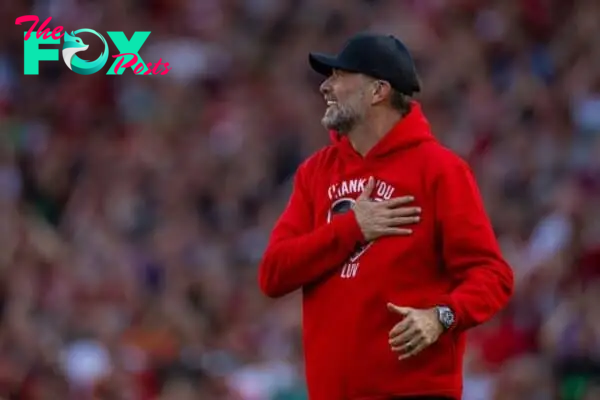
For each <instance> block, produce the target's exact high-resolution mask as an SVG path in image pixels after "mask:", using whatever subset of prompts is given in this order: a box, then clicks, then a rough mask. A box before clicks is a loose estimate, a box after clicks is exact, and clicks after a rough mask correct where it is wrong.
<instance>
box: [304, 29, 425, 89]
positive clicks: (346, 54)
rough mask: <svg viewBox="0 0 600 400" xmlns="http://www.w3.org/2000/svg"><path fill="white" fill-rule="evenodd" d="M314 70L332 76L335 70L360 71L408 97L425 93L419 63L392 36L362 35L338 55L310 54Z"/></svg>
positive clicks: (309, 59)
mask: <svg viewBox="0 0 600 400" xmlns="http://www.w3.org/2000/svg"><path fill="white" fill-rule="evenodd" d="M308 61H309V63H310V66H311V67H312V69H314V70H315V71H316V72H318V73H319V74H321V75H325V76H330V75H331V73H332V71H333V70H334V69H339V70H342V71H348V72H356V73H361V74H365V75H368V76H371V77H373V78H376V79H381V80H384V81H388V82H389V83H390V85H391V86H392V87H393V88H394V89H396V90H397V91H399V92H400V93H403V94H406V95H409V96H410V95H412V94H413V93H417V92H419V91H420V90H421V85H420V83H419V79H418V77H417V71H416V68H415V63H414V61H413V58H412V56H411V55H410V52H409V51H408V49H407V48H406V46H405V45H404V44H403V43H402V42H401V41H400V40H398V39H397V38H395V37H394V36H392V35H381V34H374V33H359V34H357V35H354V36H353V37H351V38H350V39H349V40H348V41H347V42H346V44H345V46H344V48H343V49H342V51H340V53H339V54H337V55H327V54H322V53H310V54H309V55H308Z"/></svg>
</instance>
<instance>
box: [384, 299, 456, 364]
mask: <svg viewBox="0 0 600 400" xmlns="http://www.w3.org/2000/svg"><path fill="white" fill-rule="evenodd" d="M387 308H388V310H389V311H391V312H393V313H396V314H398V315H400V316H402V317H403V319H402V321H400V322H398V323H397V324H396V325H395V326H394V327H393V328H392V330H391V331H390V340H389V343H390V346H391V348H392V351H393V352H396V353H399V354H400V357H399V359H400V360H404V359H405V358H409V357H412V356H414V355H417V354H418V353H420V352H421V351H422V350H423V349H425V348H426V347H428V346H430V345H431V344H433V343H435V342H436V341H437V340H438V338H439V337H440V335H441V334H442V333H443V332H444V327H443V326H442V324H441V323H440V321H439V319H438V314H437V310H436V309H435V308H430V309H427V310H418V309H415V308H410V307H399V306H397V305H395V304H392V303H388V305H387Z"/></svg>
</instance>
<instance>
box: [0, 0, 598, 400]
mask: <svg viewBox="0 0 600 400" xmlns="http://www.w3.org/2000/svg"><path fill="white" fill-rule="evenodd" d="M0 4H1V7H0V15H1V16H2V18H1V21H3V23H2V25H1V26H0V113H1V114H0V203H1V205H0V293H1V294H0V304H1V308H0V309H1V323H0V395H1V396H0V397H2V396H3V397H2V398H5V399H75V400H85V399H89V398H94V399H132V400H137V399H140V400H146V399H148V400H150V399H156V398H160V399H175V400H187V399H208V400H210V399H217V400H218V399H242V400H296V399H298V400H300V399H304V398H305V397H304V396H305V395H304V391H303V385H302V368H303V366H302V357H301V347H300V341H299V332H300V323H301V321H300V308H299V297H298V296H297V295H296V296H290V297H288V298H286V299H283V300H279V301H277V302H273V301H270V300H268V299H265V298H263V296H261V294H260V293H259V291H258V289H257V284H256V266H257V261H258V260H259V258H260V256H261V252H262V250H263V248H264V246H265V243H266V241H267V239H268V235H269V230H270V228H271V227H272V225H273V223H274V220H275V218H276V217H277V216H278V214H279V212H280V211H281V210H282V207H283V206H284V205H285V202H286V199H287V196H288V195H289V190H290V178H291V177H292V176H293V173H294V170H295V168H296V166H297V165H298V163H299V162H300V161H301V160H302V159H303V158H304V157H306V156H307V155H309V154H310V153H311V152H312V151H313V150H315V149H317V148H318V147H319V146H321V145H323V144H325V143H327V140H328V139H327V135H326V133H325V131H324V130H323V128H322V127H321V126H320V118H321V115H322V113H323V111H324V102H323V100H322V98H321V97H320V95H319V93H318V85H319V82H320V77H318V76H316V75H315V74H313V73H312V72H311V71H309V68H308V65H307V52H308V51H311V50H318V51H332V52H333V51H336V50H337V49H338V48H339V46H340V45H341V44H342V43H343V41H344V39H345V38H346V37H347V36H348V35H349V34H351V33H354V32H356V31H359V30H364V29H372V30H377V31H380V32H386V33H393V34H396V35H397V36H398V37H400V38H402V39H403V40H404V41H405V42H406V43H407V44H408V46H409V47H410V48H411V49H412V51H413V52H414V55H415V58H416V59H417V62H418V65H419V69H420V74H421V77H422V80H423V84H424V92H423V93H422V94H421V95H420V96H419V100H420V101H421V102H422V103H423V107H424V109H425V112H426V114H427V115H428V116H429V118H430V120H431V123H432V125H433V127H434V130H435V132H436V133H437V135H438V136H439V139H440V140H441V141H443V142H444V143H446V144H447V145H448V146H450V147H451V148H453V149H454V150H456V151H457V152H458V153H459V154H461V155H462V156H463V157H465V158H466V159H467V160H468V161H469V163H470V164H471V166H472V167H473V169H474V171H475V173H476V175H477V178H478V181H479V183H480V185H481V190H482V193H483V196H484V198H485V202H486V206H487V210H488V211H489V214H490V216H491V218H492V220H493V223H494V227H495V229H496V230H497V234H498V237H499V240H500V243H501V245H502V248H503V251H504V254H505V255H506V257H507V258H508V260H510V262H511V264H512V266H513V268H514V271H515V275H516V282H517V283H516V284H517V288H516V295H515V297H514V300H513V302H512V303H511V306H510V307H509V309H508V310H507V311H506V312H505V313H503V314H502V315H501V316H499V317H498V318H496V319H495V320H494V321H492V322H490V323H488V324H486V325H485V326H482V327H480V328H478V329H476V330H474V331H472V332H471V333H470V341H469V348H468V352H467V356H466V361H465V397H464V398H465V400H487V399H491V400H504V399H506V400H520V399H527V400H544V399H551V398H561V399H565V400H568V399H573V400H574V399H584V398H585V399H588V400H589V399H598V398H600V394H599V386H598V383H597V379H598V376H599V372H598V371H599V368H600V365H599V364H598V362H599V361H598V360H599V358H598V357H599V356H600V312H599V310H600V308H598V307H596V306H594V301H596V300H597V299H598V298H600V296H599V295H600V290H599V286H598V280H597V276H598V272H600V246H599V245H600V207H598V204H600V203H599V202H598V200H599V194H600V192H599V190H600V135H599V134H600V22H599V21H600V3H599V2H597V1H595V0H587V1H586V0H573V1H560V0H511V1H509V0H504V1H492V0H489V1H486V0H412V1H410V0H388V1H384V0H379V1H375V0H371V1H367V0H362V1H359V0H285V1H284V0H221V1H219V0H201V1H200V0H197V1H196V0H145V1H141V0H139V1H134V0H106V1H102V2H101V1H91V0H88V1H85V0H38V1H24V0H2V1H0ZM26 14H36V15H39V16H40V18H41V20H44V19H45V18H46V17H47V16H52V17H53V20H52V22H51V23H50V25H49V26H50V27H51V28H53V27H55V26H58V25H62V26H65V27H66V28H67V29H69V30H72V29H73V30H75V29H79V28H91V29H95V30H97V31H99V32H101V33H102V32H106V31H108V30H117V31H125V33H126V34H127V35H128V36H129V35H131V34H132V33H133V31H136V30H150V31H152V34H151V35H150V38H149V39H148V41H147V42H146V44H145V45H144V47H143V50H142V51H141V55H142V57H143V58H144V60H145V61H146V62H155V61H157V60H158V58H162V59H163V62H169V63H170V65H171V66H172V68H173V69H172V70H171V71H170V72H169V74H168V75H165V76H156V77H135V76H133V74H132V73H131V71H127V72H126V73H125V74H124V75H122V76H106V75H105V74H104V72H105V71H106V70H107V69H108V65H107V66H106V67H105V69H104V70H103V72H100V73H96V74H94V75H90V76H79V75H77V74H75V73H73V72H71V71H69V70H68V69H67V68H66V66H65V65H64V63H63V62H62V61H60V62H43V63H41V65H42V69H41V71H40V75H38V76H24V75H23V37H22V34H23V33H22V28H24V29H27V28H28V27H29V24H28V25H27V27H17V26H15V25H14V20H15V18H16V17H18V16H21V15H26ZM82 37H83V38H84V39H88V40H90V38H92V37H91V36H89V37H87V36H85V34H84V35H83V36H82ZM96 50H97V49H96ZM96 50H94V46H92V49H91V50H89V51H88V52H87V53H86V55H85V56H86V57H87V58H88V59H93V58H95V57H96V56H97V54H91V53H94V51H96ZM114 50H115V49H114V48H113V49H112V50H111V51H112V53H111V54H115V52H114ZM98 53H99V50H98ZM111 59H112V58H111ZM348 329H352V327H348ZM553 396H555V397H553ZM558 396H560V397H558ZM586 396H587V397H586Z"/></svg>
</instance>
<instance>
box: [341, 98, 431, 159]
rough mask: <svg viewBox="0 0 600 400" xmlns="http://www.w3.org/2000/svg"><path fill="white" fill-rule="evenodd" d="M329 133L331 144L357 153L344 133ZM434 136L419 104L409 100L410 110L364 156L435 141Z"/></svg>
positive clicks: (382, 154)
mask: <svg viewBox="0 0 600 400" xmlns="http://www.w3.org/2000/svg"><path fill="white" fill-rule="evenodd" d="M329 135H330V137H331V141H332V142H333V144H334V145H335V146H336V147H337V148H338V149H339V150H340V151H341V152H342V153H343V154H353V155H354V156H357V155H358V153H357V152H356V150H354V147H352V143H350V140H349V139H348V137H347V136H345V135H340V134H339V133H338V132H336V131H330V132H329ZM435 140H436V139H435V137H434V136H433V134H432V133H431V127H430V126H429V122H428V121H427V118H425V115H423V111H422V110H421V105H420V104H419V103H417V102H416V101H412V102H411V110H410V112H409V113H408V115H406V117H404V118H402V119H401V120H400V121H398V123H397V124H396V125H394V127H393V128H392V129H391V130H390V131H389V132H388V133H387V134H386V135H385V136H384V137H383V138H382V139H381V140H380V141H379V142H377V144H375V146H373V148H372V149H371V150H370V151H369V152H368V153H367V155H366V157H365V158H373V157H375V158H380V157H384V156H386V155H388V154H390V153H394V152H396V151H399V150H403V149H406V148H409V147H413V146H415V145H417V144H420V143H423V142H427V141H435Z"/></svg>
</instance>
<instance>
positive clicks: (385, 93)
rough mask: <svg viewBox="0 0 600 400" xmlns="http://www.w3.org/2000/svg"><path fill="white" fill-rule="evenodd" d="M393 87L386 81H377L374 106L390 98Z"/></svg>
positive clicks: (375, 83) (374, 86)
mask: <svg viewBox="0 0 600 400" xmlns="http://www.w3.org/2000/svg"><path fill="white" fill-rule="evenodd" d="M391 90H392V87H391V86H390V84H389V83H387V82H386V81H379V80H377V81H375V82H374V84H373V100H372V102H371V103H372V104H373V105H375V104H378V103H381V102H382V101H384V100H385V99H386V98H387V97H389V95H390V93H391Z"/></svg>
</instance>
